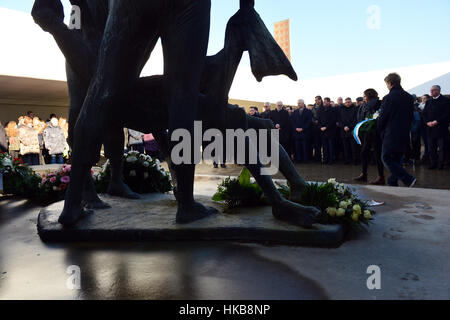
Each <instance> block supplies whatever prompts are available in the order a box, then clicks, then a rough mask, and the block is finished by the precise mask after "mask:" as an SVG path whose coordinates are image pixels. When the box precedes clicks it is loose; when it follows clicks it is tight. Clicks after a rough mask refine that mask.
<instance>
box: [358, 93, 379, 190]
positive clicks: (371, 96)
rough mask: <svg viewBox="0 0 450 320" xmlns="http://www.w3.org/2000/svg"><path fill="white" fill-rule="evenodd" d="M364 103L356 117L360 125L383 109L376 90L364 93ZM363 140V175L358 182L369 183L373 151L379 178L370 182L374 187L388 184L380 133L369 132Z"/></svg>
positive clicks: (376, 131) (361, 155) (361, 156)
mask: <svg viewBox="0 0 450 320" xmlns="http://www.w3.org/2000/svg"><path fill="white" fill-rule="evenodd" d="M363 99H364V101H365V102H364V103H363V104H362V105H361V106H360V107H359V108H358V111H357V115H356V123H357V124H358V123H360V122H362V121H364V120H366V119H368V118H370V117H371V116H373V114H375V113H376V112H377V111H379V110H380V108H381V101H380V99H379V98H378V92H377V91H376V90H374V89H367V90H366V91H364V98H363ZM360 138H361V153H360V158H361V166H362V172H361V175H360V176H358V177H356V178H354V180H355V181H358V182H367V178H368V168H369V161H370V158H371V156H372V149H373V150H374V153H373V156H374V157H375V160H376V165H377V170H378V177H377V179H375V180H374V181H372V182H370V184H372V185H384V184H385V183H386V181H385V178H384V164H383V161H382V159H381V153H382V143H381V137H380V132H379V131H378V130H374V131H372V132H367V133H366V134H364V135H363V136H362V137H360Z"/></svg>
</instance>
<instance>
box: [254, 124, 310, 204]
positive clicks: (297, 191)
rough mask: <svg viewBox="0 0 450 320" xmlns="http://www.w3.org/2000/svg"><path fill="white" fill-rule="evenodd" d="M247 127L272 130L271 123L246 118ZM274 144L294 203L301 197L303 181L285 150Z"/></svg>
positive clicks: (304, 185) (304, 183) (281, 170)
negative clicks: (277, 148) (277, 149)
mask: <svg viewBox="0 0 450 320" xmlns="http://www.w3.org/2000/svg"><path fill="white" fill-rule="evenodd" d="M247 120H248V127H249V128H252V129H256V130H271V129H274V127H273V124H272V122H271V121H268V120H264V119H258V118H255V117H250V116H247ZM275 144H277V145H278V146H279V156H280V158H279V159H280V168H279V169H280V172H281V173H282V174H283V176H284V177H285V178H286V179H287V181H288V182H289V186H290V188H291V197H290V200H291V201H294V202H298V201H300V198H301V195H302V194H303V191H304V190H305V187H306V182H305V180H304V179H303V178H302V177H301V176H300V174H299V173H298V171H297V169H296V168H295V166H294V164H293V163H292V161H291V159H290V157H289V155H288V154H287V152H286V150H284V148H283V147H282V146H281V145H280V144H279V142H278V141H275Z"/></svg>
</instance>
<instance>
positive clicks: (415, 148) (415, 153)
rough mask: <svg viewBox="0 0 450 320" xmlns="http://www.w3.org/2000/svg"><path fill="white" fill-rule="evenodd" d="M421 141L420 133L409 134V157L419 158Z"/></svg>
mask: <svg viewBox="0 0 450 320" xmlns="http://www.w3.org/2000/svg"><path fill="white" fill-rule="evenodd" d="M421 147H422V144H421V141H420V135H412V136H411V158H412V159H413V160H416V161H419V160H420V153H421V151H420V150H421Z"/></svg>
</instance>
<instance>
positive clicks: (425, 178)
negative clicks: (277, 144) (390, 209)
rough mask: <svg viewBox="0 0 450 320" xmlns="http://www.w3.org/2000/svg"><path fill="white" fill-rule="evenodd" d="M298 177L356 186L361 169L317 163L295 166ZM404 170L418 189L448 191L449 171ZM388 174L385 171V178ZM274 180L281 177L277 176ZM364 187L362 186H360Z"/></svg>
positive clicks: (206, 168) (373, 171)
mask: <svg viewBox="0 0 450 320" xmlns="http://www.w3.org/2000/svg"><path fill="white" fill-rule="evenodd" d="M296 168H297V170H298V172H299V173H300V175H301V176H302V177H303V178H304V179H305V180H307V181H327V180H328V179H329V178H336V179H337V180H338V181H339V182H343V183H346V184H357V183H355V182H354V181H353V178H354V177H357V176H359V175H360V174H361V167H360V166H354V165H344V164H340V163H336V164H333V165H321V164H317V163H311V164H300V165H296ZM241 170H242V167H239V166H236V165H229V166H227V168H226V169H222V168H218V169H214V168H213V166H212V165H206V164H202V165H199V166H198V167H197V171H196V172H197V174H207V175H211V174H217V175H224V176H228V175H231V176H237V175H239V172H240V171H241ZM406 170H407V171H408V172H409V173H410V174H412V175H414V176H415V177H416V178H417V179H418V183H417V187H418V188H426V189H428V188H430V189H447V190H449V189H450V169H448V168H447V169H445V170H442V171H439V170H428V167H427V166H425V165H424V166H413V165H410V166H407V167H406ZM388 175H389V173H388V172H387V171H386V170H385V176H386V178H387V177H388ZM276 178H279V179H282V178H283V177H282V176H281V175H280V174H278V175H277V176H276ZM376 178H377V168H376V166H369V182H370V181H373V180H375V179H376ZM362 185H364V184H362Z"/></svg>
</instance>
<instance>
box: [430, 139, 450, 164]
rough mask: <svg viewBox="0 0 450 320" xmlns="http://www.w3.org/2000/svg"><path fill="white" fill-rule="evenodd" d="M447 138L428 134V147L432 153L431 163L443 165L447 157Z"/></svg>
mask: <svg viewBox="0 0 450 320" xmlns="http://www.w3.org/2000/svg"><path fill="white" fill-rule="evenodd" d="M445 140H446V139H445V138H443V137H441V138H432V137H430V136H428V148H429V153H430V165H431V166H433V167H436V166H437V167H443V166H444V159H445Z"/></svg>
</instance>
